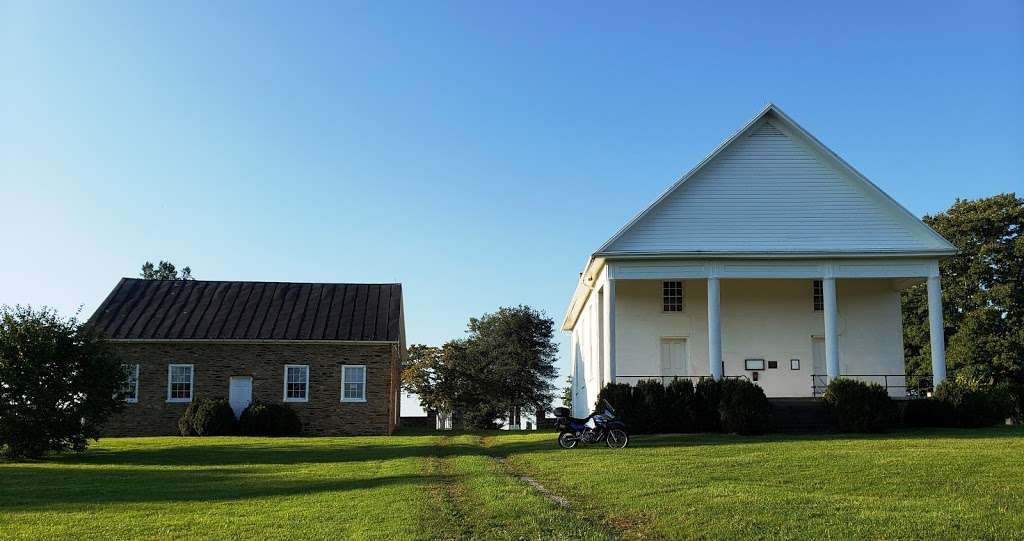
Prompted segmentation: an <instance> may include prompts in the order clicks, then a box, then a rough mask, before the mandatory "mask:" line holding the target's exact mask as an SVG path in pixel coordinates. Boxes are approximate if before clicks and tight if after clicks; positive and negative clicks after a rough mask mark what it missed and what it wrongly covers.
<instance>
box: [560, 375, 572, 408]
mask: <svg viewBox="0 0 1024 541" xmlns="http://www.w3.org/2000/svg"><path fill="white" fill-rule="evenodd" d="M562 405H563V406H565V407H567V408H569V409H572V376H566V377H565V387H562Z"/></svg>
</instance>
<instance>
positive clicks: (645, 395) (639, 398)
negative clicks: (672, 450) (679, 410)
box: [629, 379, 669, 434]
mask: <svg viewBox="0 0 1024 541" xmlns="http://www.w3.org/2000/svg"><path fill="white" fill-rule="evenodd" d="M632 403H633V415H632V418H631V420H632V422H633V425H632V426H630V427H629V428H630V430H631V431H632V432H634V433H636V434H657V433H660V432H664V431H665V429H666V428H667V424H668V423H667V422H666V421H668V418H669V412H668V410H667V408H666V407H665V406H666V403H665V386H664V385H663V384H662V383H661V382H660V381H658V380H655V379H651V380H644V381H639V382H637V384H636V385H635V386H634V387H633V399H632Z"/></svg>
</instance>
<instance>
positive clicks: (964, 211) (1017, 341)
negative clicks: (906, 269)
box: [903, 193, 1024, 383]
mask: <svg viewBox="0 0 1024 541" xmlns="http://www.w3.org/2000/svg"><path fill="white" fill-rule="evenodd" d="M924 222H925V223H927V224H928V225H930V226H931V227H932V228H933V229H935V231H937V232H938V233H939V234H941V235H942V236H943V237H945V238H946V239H948V240H949V241H950V242H952V243H953V245H954V246H956V247H957V250H958V253H957V254H956V255H955V256H952V257H949V258H947V259H945V260H943V261H942V262H941V263H940V264H939V271H940V274H941V277H942V308H943V310H942V311H943V317H944V320H945V339H946V344H947V346H946V363H947V365H948V368H949V370H950V371H951V372H957V373H961V372H962V373H964V374H967V375H970V376H972V377H982V378H987V379H991V380H995V381H1007V382H1016V383H1022V382H1024V237H1022V236H1021V224H1022V222H1024V199H1021V198H1019V197H1017V196H1016V194H1013V193H1009V194H1000V195H996V196H993V197H988V198H984V199H977V200H973V201H970V200H962V199H957V201H956V203H954V204H953V206H952V207H951V208H950V209H949V210H947V211H945V212H942V213H940V214H937V215H935V216H925V217H924ZM903 342H904V347H905V348H906V365H907V372H908V373H928V372H930V371H931V360H930V359H931V347H930V345H929V338H928V295H927V290H926V288H925V286H924V285H919V286H915V287H912V288H910V289H908V290H906V291H904V292H903Z"/></svg>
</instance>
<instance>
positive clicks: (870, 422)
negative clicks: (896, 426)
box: [824, 378, 896, 432]
mask: <svg viewBox="0 0 1024 541" xmlns="http://www.w3.org/2000/svg"><path fill="white" fill-rule="evenodd" d="M824 400H825V405H826V406H827V407H828V409H829V412H830V413H831V415H832V423H833V425H834V426H835V428H836V429H837V430H839V431H840V432H881V431H883V430H885V429H886V428H888V427H889V426H891V425H892V423H893V420H894V419H895V416H896V403H895V402H893V400H892V398H889V393H888V392H887V391H886V390H885V387H882V386H881V385H879V384H877V383H864V382H863V381H857V380H853V379H847V378H837V379H834V380H832V381H831V382H830V383H829V384H828V387H826V388H825V396H824Z"/></svg>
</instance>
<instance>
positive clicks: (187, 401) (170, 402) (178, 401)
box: [167, 398, 192, 404]
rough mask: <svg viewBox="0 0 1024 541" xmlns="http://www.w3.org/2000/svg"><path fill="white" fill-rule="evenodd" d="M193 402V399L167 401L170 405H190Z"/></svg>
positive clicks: (169, 399) (171, 399) (170, 399)
mask: <svg viewBox="0 0 1024 541" xmlns="http://www.w3.org/2000/svg"><path fill="white" fill-rule="evenodd" d="M191 401H192V399H191V398H168V399H167V403H168V404H188V403H189V402H191Z"/></svg>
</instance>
